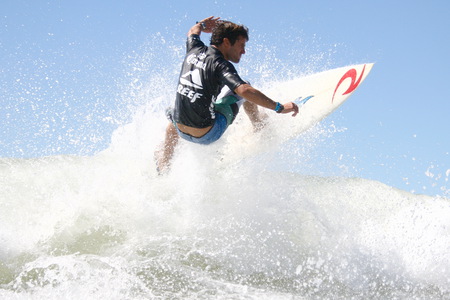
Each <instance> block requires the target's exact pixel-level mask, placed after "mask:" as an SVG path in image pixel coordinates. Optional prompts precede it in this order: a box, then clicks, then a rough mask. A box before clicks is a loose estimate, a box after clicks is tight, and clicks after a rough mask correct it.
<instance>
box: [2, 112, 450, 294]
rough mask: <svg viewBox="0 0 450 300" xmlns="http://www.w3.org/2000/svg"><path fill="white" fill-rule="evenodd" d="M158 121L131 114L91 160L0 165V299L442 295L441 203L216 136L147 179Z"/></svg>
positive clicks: (445, 270) (445, 267) (449, 268)
mask: <svg viewBox="0 0 450 300" xmlns="http://www.w3.org/2000/svg"><path fill="white" fill-rule="evenodd" d="M166 122H167V121H166V120H164V119H163V118H162V117H161V116H159V114H157V113H155V112H152V111H151V110H144V111H143V112H142V113H141V114H138V115H137V116H136V118H135V119H134V120H133V121H132V122H131V123H130V124H128V125H125V126H123V127H121V128H119V129H118V130H117V131H116V132H115V133H114V136H113V141H112V145H111V147H110V148H108V149H106V150H105V151H102V152H100V153H98V154H96V155H93V156H86V157H82V156H50V157H41V158H33V159H17V158H16V159H13V158H2V159H1V160H0V182H1V185H2V186H1V190H0V245H1V246H0V298H2V299H83V298H84V299H351V298H352V299H393V298H396V299H448V298H449V297H450V290H449V288H448V287H449V286H450V284H449V283H450V282H449V278H450V264H449V261H450V251H449V249H450V218H449V217H448V216H449V215H450V202H449V199H446V198H442V197H430V196H424V195H414V194H411V193H408V192H405V191H401V190H397V189H394V188H392V187H389V186H386V185H384V184H382V183H379V182H376V181H370V180H365V179H362V178H345V177H319V176H307V175H302V174H299V173H298V172H289V171H283V170H279V169H277V168H274V167H273V166H274V165H276V164H274V160H276V158H277V155H280V151H281V152H283V149H285V148H283V147H281V148H280V149H279V150H277V151H273V150H271V149H267V151H265V152H264V153H260V154H251V155H249V156H241V158H242V159H241V160H236V161H235V162H234V163H229V162H227V163H226V161H227V160H226V159H225V158H226V156H229V155H235V156H236V157H238V154H239V155H242V149H241V148H239V147H237V146H236V148H234V147H233V146H232V145H231V146H230V145H228V148H227V147H225V146H226V144H227V139H226V138H225V139H224V141H222V142H219V143H218V144H217V145H215V146H211V147H204V146H200V145H190V144H187V143H181V145H180V147H179V149H177V151H178V152H177V155H176V157H175V160H174V163H173V165H172V170H171V172H169V173H168V174H166V175H164V176H158V175H157V173H156V171H155V169H154V162H153V153H152V150H155V149H156V148H157V147H158V143H159V142H160V141H161V137H162V132H163V129H164V126H165V124H166ZM238 122H239V121H238ZM241 122H243V124H241V125H242V126H244V127H245V126H248V124H246V123H244V121H241ZM318 128H319V129H315V130H312V131H311V132H309V133H308V134H306V138H305V139H309V142H311V139H314V136H320V135H322V136H323V132H324V128H323V127H322V128H320V126H319V127H318ZM326 131H327V129H325V132H326ZM143 136H149V137H152V138H143ZM308 136H309V137H308ZM304 141H305V140H304ZM304 141H303V142H304ZM240 147H242V145H241V146H240ZM223 149H226V150H223ZM285 150H286V149H285ZM303 150H305V149H303ZM233 151H237V152H238V153H233Z"/></svg>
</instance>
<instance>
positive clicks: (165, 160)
mask: <svg viewBox="0 0 450 300" xmlns="http://www.w3.org/2000/svg"><path fill="white" fill-rule="evenodd" d="M178 139H179V137H178V133H177V130H176V128H175V126H174V125H173V124H172V123H169V125H167V127H166V136H165V139H164V143H163V145H162V149H160V150H157V151H156V153H155V157H156V164H157V167H158V172H160V173H164V172H165V171H166V170H168V168H169V167H170V161H171V160H172V157H173V154H174V152H175V147H176V146H177V144H178Z"/></svg>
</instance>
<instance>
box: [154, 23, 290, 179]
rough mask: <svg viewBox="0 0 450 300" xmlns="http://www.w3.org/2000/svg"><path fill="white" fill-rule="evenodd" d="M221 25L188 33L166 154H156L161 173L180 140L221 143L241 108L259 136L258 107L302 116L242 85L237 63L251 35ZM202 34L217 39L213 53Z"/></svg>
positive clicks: (261, 117) (261, 116)
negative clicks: (220, 140) (201, 38)
mask: <svg viewBox="0 0 450 300" xmlns="http://www.w3.org/2000/svg"><path fill="white" fill-rule="evenodd" d="M219 19H220V18H215V17H209V18H206V19H203V20H202V21H200V22H197V23H196V24H195V25H193V26H192V27H191V29H190V30H189V32H188V38H187V43H186V57H185V59H184V62H183V65H182V69H181V73H180V78H179V81H178V87H177V93H176V99H175V107H174V108H173V109H168V110H167V112H166V113H167V117H168V118H169V120H170V123H169V125H168V126H167V128H166V133H165V140H164V142H163V145H162V148H161V150H160V151H157V153H155V156H156V159H157V167H158V170H159V172H164V171H165V170H167V169H168V168H169V166H170V161H171V159H172V156H173V154H174V151H175V147H176V145H177V144H178V140H179V137H181V138H183V139H185V140H188V141H190V142H194V143H198V144H205V145H207V144H210V143H213V142H215V141H217V140H218V139H219V138H220V137H221V136H222V135H223V133H224V132H225V130H226V129H227V127H228V126H229V125H230V124H231V123H232V122H233V121H234V119H235V117H236V115H237V113H238V112H239V108H240V106H241V105H242V106H243V107H244V110H245V112H246V113H247V115H248V116H249V118H250V120H251V122H252V124H253V127H254V128H255V130H258V129H260V128H261V127H262V126H263V125H264V118H265V117H264V116H265V114H264V113H262V112H260V111H259V109H258V106H262V107H265V108H268V109H271V110H274V111H275V112H277V113H282V114H287V113H292V116H296V115H297V113H298V106H297V105H296V104H295V103H293V102H288V103H284V104H281V103H279V102H276V101H274V100H272V99H270V98H269V97H267V96H266V95H264V94H263V93H262V92H260V91H259V90H257V89H255V88H254V87H252V86H251V85H250V84H249V83H248V82H246V81H244V80H242V79H241V77H240V76H239V75H238V73H237V71H236V69H235V67H234V66H233V64H231V62H233V63H239V61H240V59H241V56H242V55H243V54H245V45H246V43H247V41H248V39H249V38H248V29H247V27H245V26H243V25H238V24H235V23H232V22H229V21H222V20H219ZM202 32H205V33H212V35H211V41H210V44H211V46H210V47H208V46H206V45H205V44H204V43H203V42H202V41H201V40H200V34H201V33H202Z"/></svg>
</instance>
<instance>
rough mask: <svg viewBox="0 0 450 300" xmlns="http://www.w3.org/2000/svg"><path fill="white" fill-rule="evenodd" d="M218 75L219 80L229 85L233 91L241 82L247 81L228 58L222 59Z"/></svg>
mask: <svg viewBox="0 0 450 300" xmlns="http://www.w3.org/2000/svg"><path fill="white" fill-rule="evenodd" d="M217 70H218V76H219V80H220V81H221V82H222V83H223V84H225V85H227V86H228V87H229V88H230V89H231V90H232V91H234V90H235V89H236V88H237V87H238V86H240V85H241V84H244V83H246V82H245V81H244V80H243V79H242V78H241V77H240V76H239V74H238V73H237V71H236V69H235V68H234V66H233V65H232V64H231V63H230V62H229V61H226V60H222V61H220V62H219V63H218V68H217Z"/></svg>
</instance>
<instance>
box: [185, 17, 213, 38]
mask: <svg viewBox="0 0 450 300" xmlns="http://www.w3.org/2000/svg"><path fill="white" fill-rule="evenodd" d="M219 19H220V18H219V17H217V18H214V16H211V17H209V18H206V19H203V20H201V21H198V22H197V24H195V25H194V26H192V27H191V29H189V31H188V36H191V35H192V34H196V35H200V33H201V32H202V31H203V32H206V33H211V32H212V31H213V29H214V27H216V24H217V22H218V21H219ZM202 24H203V25H202Z"/></svg>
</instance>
